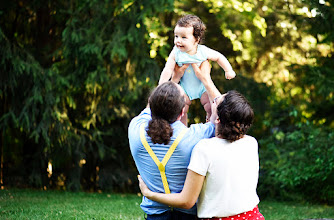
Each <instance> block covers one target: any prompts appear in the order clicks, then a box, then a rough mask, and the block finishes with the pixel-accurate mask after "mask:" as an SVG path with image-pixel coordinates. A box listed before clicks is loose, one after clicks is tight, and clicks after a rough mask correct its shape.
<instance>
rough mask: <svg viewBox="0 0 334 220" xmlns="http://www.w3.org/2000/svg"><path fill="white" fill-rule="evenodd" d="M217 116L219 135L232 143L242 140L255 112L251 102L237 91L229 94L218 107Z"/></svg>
mask: <svg viewBox="0 0 334 220" xmlns="http://www.w3.org/2000/svg"><path fill="white" fill-rule="evenodd" d="M217 114H218V117H219V120H220V123H219V124H218V128H217V134H218V135H219V136H220V137H222V138H224V139H226V140H228V141H230V142H233V141H236V140H239V139H240V138H242V137H243V136H244V135H245V134H246V133H247V131H248V129H249V128H250V127H251V125H252V123H253V119H254V112H253V109H252V107H251V106H250V104H249V102H248V101H247V99H246V98H245V97H244V96H243V95H241V94H240V93H239V92H237V91H235V90H232V91H229V92H227V94H226V95H225V97H224V100H223V101H222V102H221V103H220V104H219V105H218V107H217Z"/></svg>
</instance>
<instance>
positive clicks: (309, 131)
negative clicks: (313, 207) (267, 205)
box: [259, 124, 334, 204]
mask: <svg viewBox="0 0 334 220" xmlns="http://www.w3.org/2000/svg"><path fill="white" fill-rule="evenodd" d="M259 143H260V146H261V148H260V160H261V168H260V170H261V173H260V181H259V183H260V185H259V194H260V195H261V196H263V197H276V198H282V199H294V200H296V199H308V200H310V199H311V200H313V201H320V202H326V203H331V204H333V203H334V157H333V155H334V144H333V143H334V132H333V131H332V130H330V129H327V128H320V127H315V126H313V125H307V124H306V125H302V126H299V127H296V128H295V130H294V131H288V132H283V131H279V130H277V131H275V132H273V135H271V136H270V137H268V138H265V139H262V140H260V141H259ZM269 186H270V187H269Z"/></svg>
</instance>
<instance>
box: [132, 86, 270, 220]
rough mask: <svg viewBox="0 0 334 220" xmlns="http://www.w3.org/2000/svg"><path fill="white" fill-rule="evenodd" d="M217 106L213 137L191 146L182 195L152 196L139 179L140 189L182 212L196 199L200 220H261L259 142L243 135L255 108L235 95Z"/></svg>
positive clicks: (155, 199) (238, 94) (231, 94)
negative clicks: (258, 187) (258, 186)
mask: <svg viewBox="0 0 334 220" xmlns="http://www.w3.org/2000/svg"><path fill="white" fill-rule="evenodd" d="M215 102H216V103H217V105H218V106H217V115H218V118H217V119H216V121H215V123H216V137H214V138H211V139H204V140H201V141H200V142H199V143H198V144H197V145H196V146H195V147H194V149H193V152H192V156H191V160H190V164H189V166H188V173H187V177H186V181H185V184H184V188H183V190H182V191H181V193H175V194H168V195H167V194H162V193H156V192H152V191H150V190H149V188H148V187H147V186H146V185H145V183H144V181H143V180H142V179H141V177H140V176H138V179H139V186H140V189H141V191H142V193H143V195H144V196H145V197H147V198H148V199H151V200H154V201H157V202H160V203H163V204H166V205H169V206H174V207H180V208H185V209H187V208H189V207H191V206H193V205H194V204H195V203H196V201H197V199H198V204H197V208H198V212H197V215H198V217H199V219H233V220H237V219H240V220H244V219H249V220H253V219H264V217H263V216H262V214H261V213H260V212H259V210H258V208H257V205H258V203H259V198H258V196H257V193H256V187H257V182H258V172H259V159H258V144H257V141H256V139H255V138H253V137H251V136H249V135H246V132H247V131H248V129H249V128H250V126H251V124H252V121H253V117H254V113H253V110H252V108H251V106H250V105H249V103H248V101H247V100H246V98H245V97H244V96H242V95H241V94H240V93H238V92H237V91H229V92H227V93H226V94H225V95H223V96H221V97H219V98H217V99H216V100H215Z"/></svg>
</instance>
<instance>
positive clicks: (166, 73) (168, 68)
mask: <svg viewBox="0 0 334 220" xmlns="http://www.w3.org/2000/svg"><path fill="white" fill-rule="evenodd" d="M175 64H176V62H175V55H174V49H173V50H172V52H170V54H169V56H168V59H167V62H166V65H165V68H164V69H163V70H162V72H161V75H160V80H159V85H160V84H162V83H164V82H167V81H168V80H169V79H170V78H171V77H172V74H173V71H174V68H175Z"/></svg>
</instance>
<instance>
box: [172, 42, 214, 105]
mask: <svg viewBox="0 0 334 220" xmlns="http://www.w3.org/2000/svg"><path fill="white" fill-rule="evenodd" d="M206 50H207V47H206V46H204V45H198V47H197V52H196V54H194V55H189V54H187V53H186V52H182V51H180V50H179V49H178V48H177V47H175V62H176V63H177V65H179V66H182V65H183V64H187V63H196V64H197V65H198V66H200V65H201V64H202V62H203V61H205V60H207V58H208V56H207V54H206ZM180 85H181V87H182V88H183V90H184V91H185V93H186V94H187V95H188V97H189V99H190V100H193V99H199V98H201V96H202V94H203V93H204V92H205V91H206V89H205V87H204V85H203V83H202V82H201V81H200V80H199V79H198V78H197V77H196V75H195V72H194V69H193V68H192V66H191V65H189V67H188V68H187V69H186V71H185V72H184V75H183V77H182V78H181V80H180Z"/></svg>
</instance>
